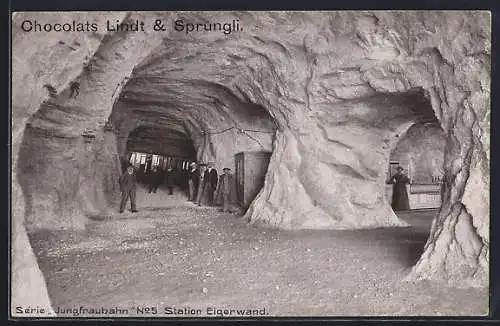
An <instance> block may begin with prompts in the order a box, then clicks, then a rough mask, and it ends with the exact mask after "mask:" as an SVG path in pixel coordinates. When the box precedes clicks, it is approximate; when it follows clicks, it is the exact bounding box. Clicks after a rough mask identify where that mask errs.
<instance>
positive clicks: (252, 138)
mask: <svg viewBox="0 0 500 326" xmlns="http://www.w3.org/2000/svg"><path fill="white" fill-rule="evenodd" d="M47 15H48V16H44V17H46V19H52V20H53V19H56V18H57V17H56V16H54V15H52V16H50V15H51V14H47ZM95 15H96V17H99V19H105V18H104V17H105V15H104V14H95ZM119 15H122V16H123V17H121V18H120V19H134V20H135V19H144V20H145V21H148V22H151V21H153V20H154V19H155V18H158V17H161V18H163V19H164V20H165V22H166V23H167V26H170V27H172V25H173V20H174V19H183V20H184V21H202V20H210V21H227V20H229V21H231V20H232V19H238V20H239V23H240V25H241V26H243V28H244V29H243V31H240V32H235V33H233V34H230V35H225V34H223V33H222V32H207V33H193V34H190V35H186V34H185V33H182V32H175V31H174V29H173V28H167V31H165V32H161V33H158V32H156V33H153V32H151V31H149V32H144V33H135V32H131V33H126V32H119V33H110V34H109V35H105V36H104V35H100V36H99V35H97V36H98V37H97V36H96V37H94V36H92V35H86V34H84V33H79V34H78V35H79V37H80V38H83V39H78V40H77V42H78V43H79V44H85V51H87V52H85V53H84V51H76V52H74V51H73V52H71V51H69V50H66V49H65V48H64V46H63V47H62V48H61V46H62V45H61V44H60V43H59V41H58V39H57V37H54V35H50V34H43V35H40V36H39V38H37V39H36V44H32V42H34V41H33V37H31V38H29V36H28V35H26V34H21V33H19V32H18V33H14V34H13V46H14V50H15V51H16V47H17V49H18V50H17V51H18V52H16V53H15V54H16V55H15V56H14V57H15V58H16V59H15V61H14V62H13V125H14V126H15V128H14V130H13V144H12V145H13V146H12V148H13V153H14V157H13V160H14V162H13V163H14V165H13V166H14V170H15V171H14V174H13V175H14V176H16V177H17V174H16V173H17V171H16V169H17V163H18V162H17V159H18V158H23V161H24V160H27V158H28V155H27V154H22V153H31V155H30V156H29V157H31V156H32V155H33V154H32V153H36V160H35V161H36V162H38V163H33V164H28V165H26V164H24V163H21V164H20V165H19V169H20V170H23V169H24V170H23V173H22V174H23V177H21V178H20V179H19V181H20V184H17V181H15V182H14V184H13V188H16V187H20V186H22V190H23V196H24V198H26V199H27V200H26V201H25V202H23V201H24V199H22V200H20V201H19V204H17V205H20V206H23V207H24V206H26V212H27V216H26V221H27V222H28V223H29V224H28V225H32V226H36V227H37V228H40V227H54V226H56V227H59V226H61V225H65V226H67V227H76V226H82V225H83V224H84V223H85V218H86V216H88V215H92V214H96V213H106V209H107V207H109V204H110V203H111V202H112V201H113V198H112V197H113V196H112V195H109V193H110V192H112V191H113V189H114V187H115V185H116V175H117V173H118V164H115V163H114V162H116V157H117V156H118V155H120V154H122V152H124V151H125V149H126V144H127V141H128V136H129V134H130V133H131V132H132V131H134V130H136V129H137V128H139V127H141V126H142V127H144V126H146V127H147V126H149V127H148V128H153V129H158V130H169V132H170V131H171V130H176V131H177V132H180V133H181V134H182V135H186V137H187V138H189V139H191V141H192V144H193V147H194V149H195V151H196V156H197V159H198V160H202V161H215V162H216V163H217V165H218V166H217V167H218V168H220V167H222V165H229V166H232V165H233V164H234V161H233V155H234V154H235V153H236V152H238V151H243V150H256V149H265V150H270V149H272V150H273V155H272V158H271V162H270V165H269V169H268V173H267V176H266V181H265V184H264V187H263V189H262V191H261V192H260V194H259V195H258V196H257V198H256V199H255V201H254V202H253V204H252V205H251V207H250V208H249V210H248V212H247V214H246V217H247V218H248V220H250V221H251V222H252V223H262V224H267V225H271V226H276V227H283V228H336V229H346V228H367V227H384V226H398V225H399V226H404V225H405V223H403V222H401V221H400V220H398V219H397V217H396V216H395V215H394V213H393V212H392V210H391V209H390V207H389V204H388V203H387V200H386V199H385V196H384V182H383V181H384V178H385V171H386V166H387V163H388V160H389V155H390V151H391V149H392V148H393V147H394V146H395V144H396V143H397V139H398V137H397V136H398V135H402V134H404V133H405V132H406V131H407V130H408V128H410V126H411V125H413V124H415V123H421V122H426V121H430V120H435V119H437V120H438V121H439V123H440V125H441V128H442V129H443V130H444V133H445V135H446V151H445V158H444V172H445V174H446V177H447V179H446V183H445V191H444V194H443V206H442V208H441V210H440V213H439V216H438V217H437V219H436V221H434V223H433V227H432V230H431V236H430V238H429V241H428V243H427V245H426V248H425V252H424V254H423V256H422V258H421V259H420V261H419V262H418V263H417V265H416V266H415V268H414V270H413V274H412V276H413V277H418V278H433V279H446V280H451V281H455V282H462V283H464V282H463V280H469V281H471V284H479V285H484V284H486V283H487V280H488V277H487V274H488V273H487V271H488V254H489V234H488V229H489V168H490V166H489V128H490V126H489V113H490V106H489V96H490V89H489V85H490V55H491V54H490V17H489V15H488V13H483V12H474V13H470V12H462V13H460V12H425V13H424V12H387V13H384V12H332V13H319V12H318V13H310V12H309V13H308V12H270V13H261V12H259V13H253V12H243V13H233V12H224V13H217V12H210V13H208V12H207V13H191V12H182V13H164V14H162V15H158V14H156V13H155V14H149V13H134V14H130V15H129V16H126V15H128V14H125V13H123V14H119ZM38 17H39V18H40V19H41V18H43V17H42V15H40V16H38ZM47 17H49V18H47ZM106 18H109V17H106ZM20 19H22V18H21V17H20V16H17V17H15V20H16V24H19V20H20ZM15 26H16V25H15ZM15 26H14V30H15V29H16V28H15ZM149 30H151V29H149ZM64 35H65V36H64V37H65V38H64V39H63V38H61V39H62V42H63V43H64V44H68V43H71V42H74V40H73V39H72V37H76V36H74V35H72V36H70V34H64ZM84 35H85V36H84ZM66 38H67V39H66ZM25 49H29V50H27V51H26V52H23V51H24V50H25ZM64 51H66V52H64ZM88 51H90V52H88ZM85 56H87V57H88V58H90V59H85ZM36 58H38V61H36ZM86 60H87V61H86ZM56 61H57V65H56V64H55V62H56ZM36 62H38V63H39V64H40V65H37V64H36ZM28 63H30V64H28ZM33 63H35V64H33ZM42 63H43V64H42ZM42 67H43V68H42ZM48 81H50V83H51V84H52V85H53V86H54V88H55V89H56V90H57V91H58V92H57V95H55V96H53V97H51V98H50V99H48V100H47V101H45V102H43V103H41V102H42V100H43V99H45V98H46V96H48V95H44V94H45V93H44V92H46V91H45V90H43V85H44V84H45V83H48ZM71 81H76V82H78V83H79V84H80V95H79V96H78V97H77V98H76V99H75V98H69V96H68V95H69V93H70V91H69V88H68V85H69V82H71ZM23 85H34V86H33V87H34V88H35V89H36V91H35V92H32V91H31V89H30V91H29V92H28V91H27V90H26V89H25V88H24V87H23ZM26 94H29V95H26ZM40 103H41V104H40ZM35 112H36V114H35ZM146 112H147V113H146ZM160 118H163V119H160ZM28 119H29V122H30V124H31V127H29V129H28V130H27V132H26V133H25V132H24V126H25V124H26V122H28ZM108 119H110V121H112V122H113V124H114V126H115V131H114V134H112V135H109V136H108V135H106V134H105V132H104V131H102V126H103V124H104V123H105V122H106V121H107V120H108ZM161 120H163V121H161ZM87 130H90V131H91V132H92V133H94V134H95V137H94V138H92V142H91V143H86V142H85V139H84V138H83V137H82V134H84V133H85V132H86V131H87ZM23 133H24V134H25V136H24V145H23V148H24V149H21V148H20V146H19V145H20V139H21V135H23ZM44 137H45V138H44ZM35 138H37V139H38V141H37V140H35ZM43 139H44V140H43ZM115 144H116V146H117V149H116V152H114V151H112V150H111V147H113V146H115ZM103 150H104V154H103ZM101 155H102V156H101ZM99 158H102V161H99ZM104 161H105V162H104ZM77 162H81V164H83V166H80V165H79V163H77ZM110 162H113V163H110ZM30 171H31V172H30ZM56 179H57V180H56ZM15 180H17V179H15ZM103 180H108V181H103ZM90 184H96V185H97V186H96V189H93V188H92V189H91V187H90V186H89V185H90ZM63 185H64V186H66V189H67V190H63V188H61V187H62V186H63ZM63 194H64V196H66V197H63V198H61V196H62V195H63ZM102 194H108V195H107V196H102ZM23 196H21V197H23ZM80 202H81V203H83V205H82V204H80ZM19 212H20V211H17V210H14V219H15V220H16V221H20V220H23V217H24V216H23V214H21V215H19V214H20V213H19ZM68 219H69V220H71V221H67V220H68ZM54 222H56V223H54ZM20 232H22V231H20Z"/></svg>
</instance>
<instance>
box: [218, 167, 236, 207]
mask: <svg viewBox="0 0 500 326" xmlns="http://www.w3.org/2000/svg"><path fill="white" fill-rule="evenodd" d="M222 171H223V174H222V175H221V176H220V177H219V182H218V184H217V190H216V192H215V193H216V197H215V198H216V203H218V204H220V203H221V204H222V208H221V209H220V210H221V211H222V212H228V213H229V212H230V211H229V203H230V202H231V200H232V195H233V193H234V191H233V189H234V186H233V175H232V174H231V169H230V168H224V169H222Z"/></svg>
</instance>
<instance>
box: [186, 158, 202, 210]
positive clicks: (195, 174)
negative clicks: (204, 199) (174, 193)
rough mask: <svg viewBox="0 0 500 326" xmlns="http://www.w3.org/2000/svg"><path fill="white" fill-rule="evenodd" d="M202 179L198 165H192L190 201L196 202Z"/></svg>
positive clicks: (189, 176) (190, 169) (190, 172)
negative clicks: (199, 182) (199, 183)
mask: <svg viewBox="0 0 500 326" xmlns="http://www.w3.org/2000/svg"><path fill="white" fill-rule="evenodd" d="M199 179H200V176H199V171H198V168H197V167H196V163H194V162H193V163H191V166H190V167H189V171H188V191H189V192H188V200H189V201H195V200H196V193H197V191H198V181H199Z"/></svg>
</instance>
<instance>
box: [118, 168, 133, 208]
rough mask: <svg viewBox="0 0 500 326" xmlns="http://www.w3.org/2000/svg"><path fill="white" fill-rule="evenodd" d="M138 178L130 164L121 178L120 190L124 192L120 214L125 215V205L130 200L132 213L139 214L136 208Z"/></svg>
mask: <svg viewBox="0 0 500 326" xmlns="http://www.w3.org/2000/svg"><path fill="white" fill-rule="evenodd" d="M136 183H137V180H136V177H135V169H134V167H133V166H132V164H130V165H129V166H128V167H127V170H126V171H125V172H124V173H123V174H122V176H121V177H120V190H121V192H122V200H121V202H120V213H123V211H124V210H125V205H126V204H127V201H128V199H129V198H130V210H131V211H132V213H135V212H137V209H136V208H135V192H136Z"/></svg>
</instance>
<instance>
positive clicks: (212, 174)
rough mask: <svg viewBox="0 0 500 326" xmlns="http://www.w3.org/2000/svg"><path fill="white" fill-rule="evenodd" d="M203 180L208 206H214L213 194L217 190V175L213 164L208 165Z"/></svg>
mask: <svg viewBox="0 0 500 326" xmlns="http://www.w3.org/2000/svg"><path fill="white" fill-rule="evenodd" d="M204 179H205V189H206V193H207V201H208V205H209V206H214V192H215V190H216V189H217V181H218V175H217V170H216V169H215V168H214V164H213V163H208V168H207V171H206V172H205V178H204Z"/></svg>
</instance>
